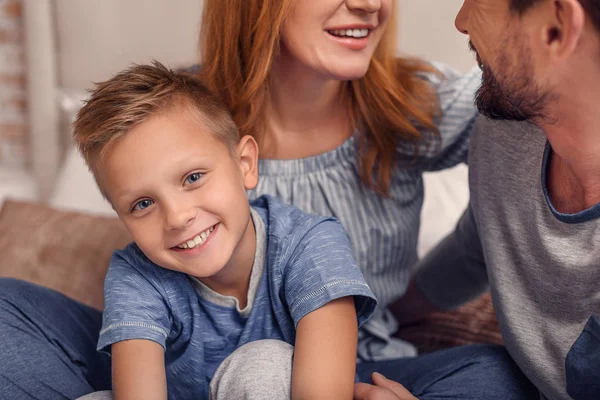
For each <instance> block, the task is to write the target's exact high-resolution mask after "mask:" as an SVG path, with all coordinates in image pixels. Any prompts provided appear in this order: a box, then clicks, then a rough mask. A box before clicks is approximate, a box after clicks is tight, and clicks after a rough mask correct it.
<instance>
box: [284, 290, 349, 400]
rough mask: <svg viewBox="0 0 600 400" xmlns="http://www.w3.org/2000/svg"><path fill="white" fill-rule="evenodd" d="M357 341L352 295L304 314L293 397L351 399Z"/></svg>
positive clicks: (293, 370) (296, 360)
mask: <svg viewBox="0 0 600 400" xmlns="http://www.w3.org/2000/svg"><path fill="white" fill-rule="evenodd" d="M357 342H358V322H357V319H356V308H355V306H354V300H353V298H352V297H343V298H341V299H337V300H333V301H331V302H329V303H327V304H325V305H324V306H323V307H321V308H319V309H317V310H315V311H313V312H311V313H309V314H307V315H306V316H304V317H303V318H302V319H301V320H300V321H299V322H298V326H297V329H296V344H295V349H294V363H293V368H292V399H293V400H297V399H311V400H312V399H342V400H343V399H352V393H353V390H354V376H355V371H356V346H357Z"/></svg>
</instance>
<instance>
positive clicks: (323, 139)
mask: <svg viewBox="0 0 600 400" xmlns="http://www.w3.org/2000/svg"><path fill="white" fill-rule="evenodd" d="M298 64H299V63H297V62H296V63H293V65H292V63H285V62H283V61H282V60H278V62H277V63H275V65H274V67H273V69H272V73H271V82H270V87H271V89H270V103H269V104H268V106H267V110H266V118H267V132H266V133H265V135H264V136H263V137H261V140H260V143H259V147H260V152H261V158H275V159H295V158H302V157H308V156H312V155H317V154H320V153H323V152H326V151H330V150H333V149H335V148H336V147H338V146H339V145H341V144H342V143H343V142H344V141H345V140H346V139H348V137H350V136H351V134H352V127H351V124H350V118H349V113H348V106H347V104H346V102H345V99H344V98H343V95H342V94H343V92H342V90H343V87H342V85H343V83H344V82H340V81H335V80H331V79H324V78H323V77H322V76H318V75H317V74H315V72H314V71H313V70H310V69H309V68H306V67H304V66H301V65H298Z"/></svg>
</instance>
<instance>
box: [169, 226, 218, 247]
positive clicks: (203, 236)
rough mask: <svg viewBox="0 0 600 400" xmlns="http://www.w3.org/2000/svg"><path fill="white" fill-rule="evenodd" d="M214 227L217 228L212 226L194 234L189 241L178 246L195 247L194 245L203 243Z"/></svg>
mask: <svg viewBox="0 0 600 400" xmlns="http://www.w3.org/2000/svg"><path fill="white" fill-rule="evenodd" d="M214 229H215V228H214V227H212V226H211V227H210V228H208V229H207V230H205V231H204V232H201V233H199V234H198V235H196V236H194V237H193V238H192V239H190V240H188V241H187V242H185V243H181V244H180V245H177V247H179V248H180V249H193V248H194V247H196V246H199V245H201V244H203V243H204V242H205V241H206V239H207V238H208V236H209V235H210V233H211V232H212V231H213V230H214Z"/></svg>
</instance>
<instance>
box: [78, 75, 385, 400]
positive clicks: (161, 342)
mask: <svg viewBox="0 0 600 400" xmlns="http://www.w3.org/2000/svg"><path fill="white" fill-rule="evenodd" d="M74 130H75V133H74V136H75V142H76V144H77V145H78V146H79V149H80V150H81V153H82V155H83V156H84V158H85V160H86V162H87V164H88V166H89V167H90V169H91V171H92V172H93V174H94V177H95V178H96V181H97V183H98V186H99V187H100V189H101V190H102V193H103V194H104V195H105V197H106V198H107V200H108V201H109V202H110V203H111V204H112V206H113V208H114V209H115V210H116V212H117V214H118V215H119V218H120V219H121V221H123V223H124V224H125V226H126V227H127V229H128V230H129V232H130V233H131V235H132V237H133V239H134V243H132V244H130V245H129V246H128V247H126V248H125V249H123V250H121V251H117V252H115V254H114V256H113V257H112V260H111V264H110V267H109V270H108V273H107V276H106V281H105V310H104V314H103V329H102V331H101V332H100V339H99V343H98V349H99V350H105V351H110V353H111V354H112V359H113V360H112V364H113V392H114V396H115V398H127V399H133V398H144V399H152V398H162V399H164V398H167V397H168V398H172V399H184V398H201V399H204V398H208V397H209V392H210V393H211V396H212V398H242V397H243V396H246V397H244V398H253V397H254V398H256V396H258V397H262V398H264V397H265V396H266V397H269V396H274V397H273V398H283V397H278V396H284V397H289V396H290V395H291V394H293V395H294V396H299V397H303V398H311V399H317V398H336V399H344V398H346V399H351V398H352V390H353V383H354V372H355V356H356V344H357V329H358V325H359V324H361V323H362V322H364V321H365V320H366V319H367V318H368V316H369V315H370V313H371V312H372V310H373V308H374V306H375V300H374V298H373V294H372V293H371V291H370V290H369V288H368V286H367V285H366V283H365V282H364V279H363V277H362V275H361V273H360V271H359V270H358V268H357V267H356V265H355V262H354V260H353V257H352V252H351V249H350V245H349V243H348V240H347V237H346V235H345V233H344V231H343V229H342V227H341V225H340V224H339V223H338V222H336V221H335V220H333V219H331V218H323V217H315V216H310V215H307V214H304V213H302V212H300V211H299V210H297V209H295V208H292V207H288V206H285V205H283V204H281V203H280V202H278V201H277V200H276V199H275V198H272V197H262V198H259V199H257V200H256V201H253V202H252V204H249V202H248V200H247V197H246V190H248V189H252V188H254V187H255V186H256V184H257V180H258V171H257V160H258V150H257V144H256V142H255V141H254V139H253V138H252V137H250V136H245V137H242V138H241V139H239V137H238V130H237V128H236V125H235V123H234V122H233V120H232V118H231V116H230V114H229V112H228V110H227V109H226V108H225V106H224V105H223V104H222V103H221V102H220V101H219V99H218V98H216V97H215V96H213V95H212V94H211V93H210V92H209V91H208V90H207V89H206V88H205V87H204V86H203V85H202V84H201V83H200V82H199V81H198V80H197V79H196V78H194V77H193V76H191V75H186V74H178V73H175V72H173V71H171V70H169V69H167V68H165V67H164V66H162V65H161V64H159V63H154V64H153V65H138V66H134V67H132V68H130V69H128V70H126V71H124V72H122V73H120V74H118V75H116V76H115V77H113V78H112V79H110V80H108V81H106V82H103V83H100V84H98V85H97V88H96V89H95V90H94V91H93V92H92V96H91V98H90V100H89V101H88V102H87V104H86V105H85V106H84V107H83V108H82V110H81V111H80V112H79V114H78V117H77V120H76V121H75V124H74ZM263 339H272V340H274V341H275V342H262V341H261V340H263ZM274 343H275V345H274ZM286 343H287V344H286ZM281 345H283V346H281ZM248 346H249V347H248ZM261 346H264V347H262V350H261ZM286 346H287V347H286ZM291 346H294V350H293V352H294V357H293V361H292V357H291V352H292V350H291V349H292V347H291ZM248 348H250V350H247V349H248ZM257 349H258V350H257ZM238 352H241V353H242V356H239V355H238V356H237V357H236V354H238ZM270 352H272V354H271V353H270ZM265 354H266V355H267V357H263V356H264V355H265ZM261 355H262V356H261ZM226 359H227V360H226ZM286 365H288V366H289V368H287V369H286V368H285V366H286ZM217 369H218V370H217ZM232 377H234V379H232ZM211 382H212V383H211ZM209 386H210V387H209ZM271 390H278V391H282V392H270V391H271ZM269 393H271V394H269ZM277 393H279V394H277ZM238 396H242V397H238Z"/></svg>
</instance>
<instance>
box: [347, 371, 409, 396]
mask: <svg viewBox="0 0 600 400" xmlns="http://www.w3.org/2000/svg"><path fill="white" fill-rule="evenodd" d="M354 400H417V398H416V397H415V396H413V395H412V394H411V393H410V392H409V391H408V390H406V389H405V388H404V386H402V385H401V384H399V383H398V382H394V381H392V380H389V379H387V378H386V377H385V376H383V375H381V374H379V373H377V372H374V373H373V385H369V384H368V383H357V384H355V385H354Z"/></svg>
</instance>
